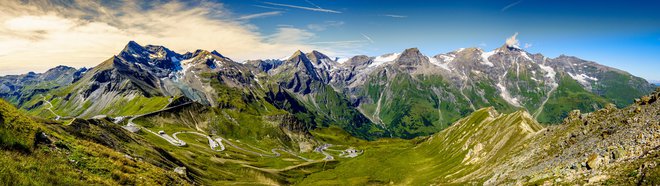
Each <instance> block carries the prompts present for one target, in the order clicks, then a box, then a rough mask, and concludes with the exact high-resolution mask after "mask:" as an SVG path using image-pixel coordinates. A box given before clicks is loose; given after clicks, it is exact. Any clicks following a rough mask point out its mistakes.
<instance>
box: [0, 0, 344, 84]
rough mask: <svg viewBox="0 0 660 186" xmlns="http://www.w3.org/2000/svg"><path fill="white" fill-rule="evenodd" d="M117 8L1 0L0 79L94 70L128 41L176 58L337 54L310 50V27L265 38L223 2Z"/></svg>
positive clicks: (120, 5)
mask: <svg viewBox="0 0 660 186" xmlns="http://www.w3.org/2000/svg"><path fill="white" fill-rule="evenodd" d="M111 3H115V4H112V5H107V4H103V5H101V4H100V3H98V2H94V1H87V0H74V1H73V3H70V4H67V5H66V6H62V5H58V4H54V3H52V2H51V1H46V0H44V1H36V2H29V3H27V4H24V3H22V2H13V1H0V67H2V68H0V74H19V73H25V72H28V71H37V72H39V71H45V70H47V69H49V68H52V67H54V66H56V65H68V66H74V67H83V66H86V67H91V66H95V65H98V64H99V63H100V62H102V61H103V60H105V59H107V58H110V57H111V56H112V55H116V54H117V53H118V52H119V51H120V50H121V49H122V48H123V47H124V45H126V43H127V42H128V41H129V40H135V41H137V42H138V43H140V44H155V45H163V46H166V47H168V48H170V49H172V50H174V51H177V52H186V51H194V50H196V49H206V50H218V51H219V52H221V53H222V54H223V55H226V56H228V57H231V58H232V59H235V60H244V59H257V58H277V57H280V56H282V55H288V54H291V53H292V52H293V51H295V50H298V49H302V50H311V49H323V50H325V51H327V52H328V53H330V54H331V53H335V52H336V51H334V49H333V48H330V47H327V46H317V45H314V44H306V43H310V42H309V40H311V39H312V38H315V36H314V34H313V33H310V32H308V31H307V30H304V29H297V28H279V29H278V30H277V32H276V33H274V34H271V35H263V34H261V33H259V32H258V30H257V28H256V27H255V26H253V25H249V24H246V23H245V22H243V21H238V20H237V19H236V18H235V17H234V16H233V15H232V14H231V12H229V11H228V10H226V9H225V8H224V7H223V6H222V4H218V3H209V2H203V3H202V4H201V5H196V6H189V5H187V4H185V2H177V1H174V2H168V3H163V4H150V5H149V6H148V7H150V8H146V9H145V8H144V7H142V6H141V5H139V4H138V3H135V2H132V1H123V2H115V1H111ZM65 7H66V8H65ZM257 17H258V16H257ZM252 18H255V17H252Z"/></svg>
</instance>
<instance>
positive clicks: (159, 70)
mask: <svg viewBox="0 0 660 186" xmlns="http://www.w3.org/2000/svg"><path fill="white" fill-rule="evenodd" d="M54 71H60V70H56V69H55V70H54ZM67 72H68V73H64V74H70V75H68V76H63V78H60V79H62V80H58V82H60V81H61V82H60V83H57V86H48V87H45V88H43V89H42V90H40V91H31V92H30V93H29V94H28V93H24V94H26V95H22V94H20V95H19V94H16V93H15V92H21V91H24V90H30V89H28V87H34V86H17V84H30V83H28V82H30V81H28V80H25V81H23V80H22V79H21V78H18V77H13V76H6V77H2V78H0V79H1V80H2V81H4V82H13V83H3V85H2V87H0V90H2V91H4V92H5V93H4V94H0V96H2V97H4V98H6V99H9V100H15V101H12V102H15V104H17V105H19V106H21V107H22V108H26V109H27V110H34V111H35V112H40V114H42V115H46V114H50V115H51V116H52V115H53V114H51V113H50V112H44V110H45V109H46V108H49V105H48V106H47V104H46V103H52V104H53V106H52V110H54V111H55V114H57V113H60V114H59V115H62V116H70V117H85V118H89V117H93V116H97V115H109V116H127V115H135V114H140V113H148V112H151V111H156V110H159V109H162V108H164V107H165V106H167V105H168V104H170V103H171V102H172V100H175V99H178V98H186V99H189V100H192V101H195V102H198V103H200V104H202V105H206V106H210V107H222V108H246V106H248V105H252V106H258V105H261V106H259V107H262V108H268V106H265V105H271V106H275V107H276V108H277V109H281V110H284V111H286V112H289V113H291V114H293V115H295V116H296V118H297V119H299V120H301V121H303V122H304V123H306V124H307V125H308V126H307V127H309V128H318V127H331V126H336V127H339V128H342V129H344V130H346V131H347V132H349V133H350V134H352V135H354V136H359V137H361V138H365V139H374V138H376V137H384V136H392V137H403V138H414V137H416V136H423V135H430V134H433V133H435V132H437V131H440V130H442V129H444V128H446V127H448V126H449V125H450V124H451V123H453V122H455V121H456V120H458V119H459V118H462V117H464V116H466V115H468V114H469V113H471V112H474V111H476V110H478V109H480V108H483V107H490V106H492V107H494V108H495V109H497V110H499V111H501V112H505V113H509V112H514V111H518V110H526V111H528V112H529V113H531V115H532V117H533V118H535V119H538V120H539V121H540V122H541V123H546V124H551V123H559V122H560V121H561V120H562V118H564V117H566V116H568V113H569V112H570V111H571V110H573V109H579V110H581V111H583V112H590V111H594V110H597V109H599V108H603V107H604V106H605V105H606V104H607V103H614V104H616V105H617V106H619V107H622V106H625V105H627V104H630V103H632V100H633V99H634V98H636V97H639V96H641V95H643V94H646V93H648V92H650V91H651V90H652V89H653V86H652V85H650V84H649V83H648V82H646V81H645V80H644V79H641V78H639V77H635V76H633V75H631V74H629V73H627V72H624V71H621V70H618V69H614V68H611V67H606V66H603V65H600V64H597V63H595V62H591V61H586V60H582V59H579V58H576V57H571V56H564V55H562V56H559V57H557V58H547V57H545V56H543V55H541V54H531V53H528V52H526V51H524V50H523V49H521V48H519V47H517V46H514V45H508V44H505V45H503V46H502V47H499V48H496V49H494V50H492V51H484V50H482V49H479V48H465V49H459V50H456V51H452V52H449V53H445V54H437V55H434V56H425V55H424V54H422V53H421V52H420V51H419V50H418V49H416V48H410V49H406V50H404V51H402V52H401V53H393V54H385V55H381V56H376V57H369V56H364V55H360V56H354V57H352V58H350V59H348V60H347V61H345V62H343V63H339V62H337V61H335V60H334V59H333V58H330V57H328V56H326V55H324V54H323V53H321V52H318V51H312V52H310V53H304V52H302V51H296V52H295V53H294V54H293V55H292V56H291V57H290V58H288V59H286V60H253V61H247V62H246V63H238V62H235V61H233V60H232V59H230V58H228V57H225V56H223V55H222V54H220V53H219V52H217V51H205V50H197V51H195V52H187V53H184V54H179V53H176V52H173V51H171V50H169V49H167V48H166V47H163V46H154V45H147V46H142V45H139V44H138V43H136V42H133V41H131V42H129V43H128V44H127V45H126V47H125V48H124V49H123V50H122V51H120V52H119V53H118V54H117V55H115V56H113V57H111V58H110V59H108V60H106V61H105V62H103V63H101V64H100V65H98V66H96V67H94V68H92V69H90V70H88V71H84V70H83V71H80V72H77V71H75V70H72V69H69V70H67ZM83 72H84V73H83ZM75 74H78V75H75ZM25 76H30V75H25ZM32 76H34V75H32ZM56 77H58V76H53V75H48V78H47V79H58V78H56ZM23 79H25V78H23ZM27 79H30V78H27ZM32 79H34V78H32ZM36 79H38V78H36ZM32 82H42V81H32ZM23 87H26V88H23ZM9 92H11V94H10V93H9ZM30 94H34V95H37V94H39V95H43V97H35V96H34V95H32V96H30ZM19 97H20V98H19ZM46 101H48V102H46Z"/></svg>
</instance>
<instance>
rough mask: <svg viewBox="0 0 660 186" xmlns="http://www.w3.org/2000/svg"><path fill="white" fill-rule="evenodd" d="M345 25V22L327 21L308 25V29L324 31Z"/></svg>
mask: <svg viewBox="0 0 660 186" xmlns="http://www.w3.org/2000/svg"><path fill="white" fill-rule="evenodd" d="M342 25H344V22H343V21H325V22H323V23H314V24H309V25H307V28H308V29H310V30H313V31H324V30H326V29H328V28H330V27H340V26H342Z"/></svg>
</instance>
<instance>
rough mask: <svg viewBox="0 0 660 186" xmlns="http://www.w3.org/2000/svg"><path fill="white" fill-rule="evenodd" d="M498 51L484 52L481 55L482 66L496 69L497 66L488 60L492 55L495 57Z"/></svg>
mask: <svg viewBox="0 0 660 186" xmlns="http://www.w3.org/2000/svg"><path fill="white" fill-rule="evenodd" d="M495 53H496V51H490V52H484V53H481V59H482V60H481V64H484V65H488V66H490V67H494V66H495V65H494V64H493V63H492V62H490V61H489V60H488V58H489V57H490V56H492V55H494V54H495Z"/></svg>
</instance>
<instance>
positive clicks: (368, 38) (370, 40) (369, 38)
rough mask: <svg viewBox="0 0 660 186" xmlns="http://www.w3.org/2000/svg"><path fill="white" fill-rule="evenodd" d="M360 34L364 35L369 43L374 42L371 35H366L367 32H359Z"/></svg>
mask: <svg viewBox="0 0 660 186" xmlns="http://www.w3.org/2000/svg"><path fill="white" fill-rule="evenodd" d="M360 34H361V35H362V37H364V38H365V39H367V40H368V41H369V42H370V43H374V40H373V39H371V37H369V36H367V34H363V33H360Z"/></svg>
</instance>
